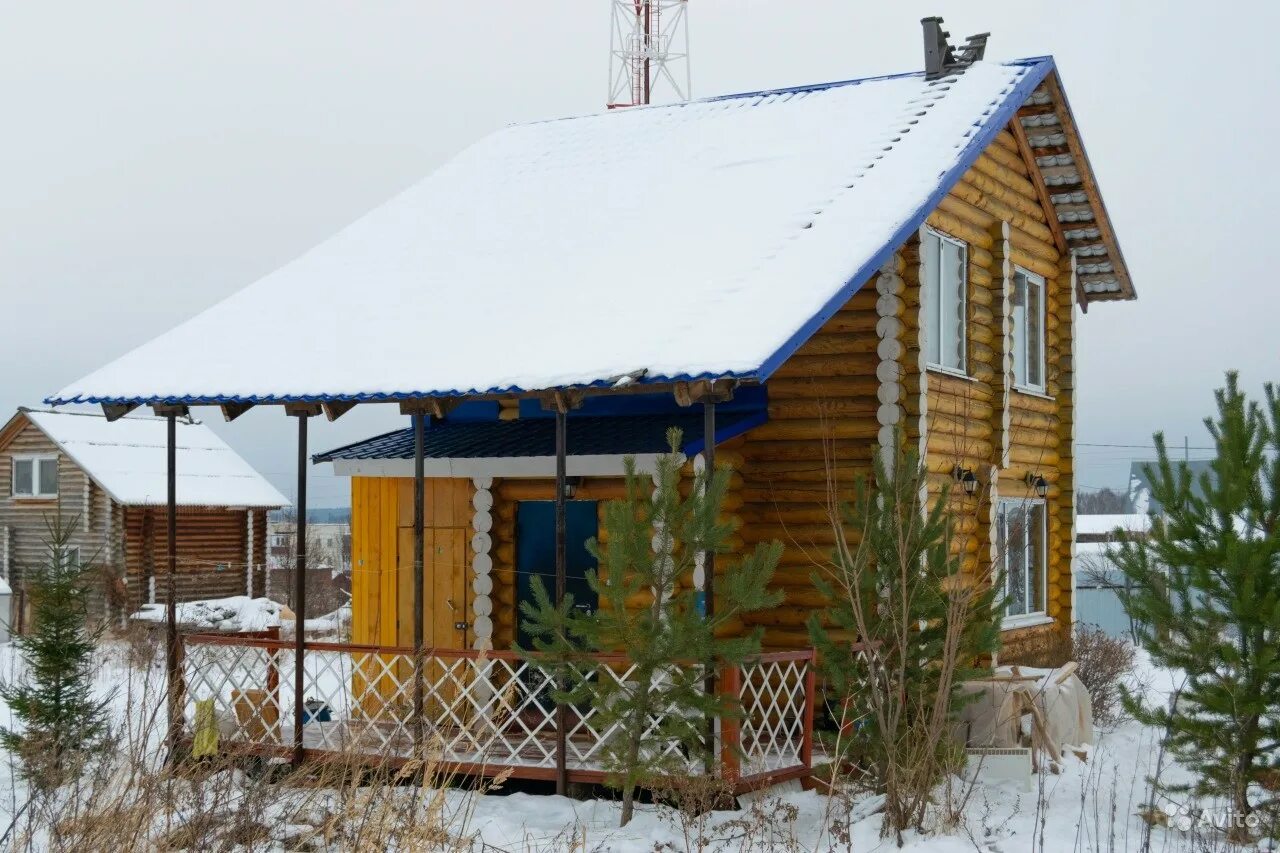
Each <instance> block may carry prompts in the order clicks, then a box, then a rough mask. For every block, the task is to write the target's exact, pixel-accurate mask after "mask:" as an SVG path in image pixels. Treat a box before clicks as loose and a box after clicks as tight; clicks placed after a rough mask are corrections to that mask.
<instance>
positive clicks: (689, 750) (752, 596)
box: [521, 429, 782, 826]
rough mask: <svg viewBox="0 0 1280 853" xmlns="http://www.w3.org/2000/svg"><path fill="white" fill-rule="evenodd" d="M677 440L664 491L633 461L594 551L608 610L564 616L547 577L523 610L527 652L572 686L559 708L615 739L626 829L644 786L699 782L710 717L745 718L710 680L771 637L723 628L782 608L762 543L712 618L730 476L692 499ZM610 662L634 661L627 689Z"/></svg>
mask: <svg viewBox="0 0 1280 853" xmlns="http://www.w3.org/2000/svg"><path fill="white" fill-rule="evenodd" d="M667 440H668V442H669V444H670V447H671V451H670V453H667V454H663V455H661V456H659V457H658V460H657V464H656V472H655V476H654V488H652V489H650V488H649V487H648V483H647V480H648V479H649V478H648V477H641V475H639V474H638V473H637V471H636V465H635V460H634V459H631V458H628V459H627V460H626V463H625V464H626V497H625V498H624V499H622V500H617V501H611V502H609V503H608V504H607V505H606V506H605V511H604V530H605V533H606V537H605V540H604V541H603V542H599V541H596V540H594V539H593V540H591V541H590V542H588V543H587V548H588V550H589V551H590V552H591V554H592V556H594V557H595V558H596V560H597V561H598V566H599V567H598V570H590V571H588V572H587V583H588V584H589V585H590V588H591V589H592V590H593V591H594V592H595V593H596V595H597V596H598V597H599V602H600V606H599V608H598V609H597V610H596V611H595V612H594V613H584V612H582V611H580V610H578V609H577V608H575V607H574V604H573V599H572V596H570V595H566V596H565V598H564V601H563V602H562V604H561V606H560V607H556V605H555V602H554V601H553V600H552V598H551V596H550V595H549V594H548V592H547V590H546V587H545V586H544V585H543V584H542V582H541V580H540V579H539V578H534V579H533V601H527V602H522V603H521V611H522V613H523V616H524V619H525V625H526V626H527V628H528V630H529V634H530V636H531V638H532V640H533V650H532V651H531V652H530V651H526V653H527V654H530V656H531V657H533V658H535V659H536V660H538V661H539V663H541V664H542V665H543V666H546V667H549V668H551V669H553V670H554V671H555V672H556V673H557V675H558V678H559V679H560V682H559V683H560V684H562V685H563V689H562V690H556V691H553V696H554V698H555V699H556V700H557V701H561V702H566V703H569V704H572V705H576V706H580V707H589V708H590V709H591V710H592V711H593V712H594V717H593V726H594V727H595V728H597V729H598V730H600V731H612V732H613V734H612V735H611V736H610V737H609V738H608V739H607V740H606V742H605V744H604V746H603V753H602V758H603V762H604V765H605V768H606V770H607V771H608V773H609V780H610V783H611V784H612V785H614V786H616V787H617V788H619V789H620V790H621V792H622V816H621V822H622V825H623V826H625V825H626V824H627V823H628V822H629V821H630V820H631V817H632V814H633V812H634V803H635V795H636V791H637V789H638V788H639V787H640V786H641V785H642V784H646V783H656V782H658V781H659V780H660V779H662V778H663V777H670V776H673V775H682V774H687V773H688V771H689V768H690V766H691V765H695V764H701V763H703V762H705V761H706V760H707V759H708V758H709V757H710V752H711V750H710V746H709V745H708V744H707V743H706V739H705V734H706V720H707V718H708V717H709V716H713V715H719V716H722V717H723V716H732V715H734V714H735V713H739V712H740V709H739V708H738V707H737V699H736V697H727V696H724V695H708V694H707V693H706V692H705V690H704V680H705V674H706V672H707V671H708V667H725V666H735V665H738V664H741V663H742V662H743V661H745V660H747V659H748V658H750V657H751V656H753V655H757V654H759V652H760V637H761V631H760V630H759V629H756V630H753V631H750V632H747V633H745V634H741V635H738V636H718V634H721V633H723V632H722V631H721V629H722V628H723V627H725V626H727V625H728V624H729V623H731V622H736V621H737V619H738V618H739V617H741V616H742V615H743V614H744V613H749V612H752V611H757V610H763V609H766V608H770V607H773V606H775V605H777V604H778V603H779V601H780V600H781V594H780V593H778V592H776V591H771V590H770V589H769V581H770V579H771V578H772V576H773V572H774V569H775V568H776V567H777V564H778V559H779V557H780V556H781V553H782V545H781V543H777V542H774V543H771V544H769V545H764V544H761V545H758V546H757V547H756V549H755V551H753V552H752V553H750V554H747V555H745V556H744V557H743V558H742V559H741V560H740V561H739V562H738V563H737V564H736V565H728V566H726V567H725V568H724V569H721V568H720V567H719V566H717V572H716V587H715V593H716V601H715V616H714V618H713V619H707V618H706V617H705V616H704V615H703V609H702V607H701V606H700V605H701V602H700V594H699V592H698V591H697V590H696V589H695V582H694V573H695V568H696V565H697V559H696V557H697V554H698V553H699V552H710V553H714V554H723V553H725V552H726V551H727V550H728V544H727V543H728V540H729V537H730V535H731V534H732V533H733V530H734V526H733V524H732V523H730V522H728V521H725V520H724V519H723V518H722V517H721V507H722V506H723V503H724V496H725V492H726V490H727V489H728V485H729V476H730V471H729V469H728V468H724V467H718V468H717V470H716V471H715V472H712V473H708V472H705V471H699V472H698V473H697V474H695V476H694V477H693V480H692V484H691V487H689V488H688V489H687V490H684V489H682V488H681V484H682V479H683V477H682V469H683V466H684V461H685V460H684V457H683V455H682V454H681V453H679V450H678V448H679V447H680V440H681V436H680V431H679V430H676V429H673V430H671V431H669V432H668V435H667ZM637 602H643V605H638V604H637ZM609 652H622V653H624V654H625V655H626V657H627V664H626V665H625V667H626V668H629V673H628V674H627V676H626V677H625V679H624V678H620V677H618V676H620V675H621V672H620V670H621V669H623V667H616V668H615V669H614V670H613V671H612V674H610V672H608V671H605V668H604V667H603V666H599V665H597V664H595V663H593V662H592V657H593V655H596V654H600V653H609Z"/></svg>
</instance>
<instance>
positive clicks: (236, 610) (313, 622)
mask: <svg viewBox="0 0 1280 853" xmlns="http://www.w3.org/2000/svg"><path fill="white" fill-rule="evenodd" d="M175 610H176V611H177V613H176V615H177V620H178V625H179V626H180V627H181V628H183V629H184V630H195V631H220V632H225V633H239V632H243V631H265V630H267V629H269V628H280V629H282V630H284V631H286V632H288V631H292V630H293V625H294V615H293V612H292V611H291V610H289V608H287V607H285V606H284V605H283V604H280V603H279V602H277V601H272V600H271V599H269V598H249V597H248V596H246V595H232V596H229V597H227V598H209V599H204V600H201V601H187V602H182V603H179V604H177V605H175ZM129 618H130V619H132V620H133V621H135V622H148V623H151V624H157V625H158V624H163V623H164V622H165V620H166V619H167V618H168V613H167V610H166V606H165V605H163V604H144V605H142V609H141V610H139V611H138V612H137V613H134V614H133V615H132V616H130V617H129ZM349 624H351V607H350V606H349V605H347V606H343V607H339V608H338V609H337V610H335V611H333V612H332V613H326V614H325V615H323V616H318V617H316V618H314V619H308V620H307V621H306V625H305V626H304V627H305V629H306V631H307V634H308V635H311V634H336V633H338V632H339V631H340V630H341V629H342V628H343V627H344V626H346V625H349Z"/></svg>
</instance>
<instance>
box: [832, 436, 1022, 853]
mask: <svg viewBox="0 0 1280 853" xmlns="http://www.w3.org/2000/svg"><path fill="white" fill-rule="evenodd" d="M903 443H904V442H903V439H902V436H901V435H900V434H899V435H898V437H897V440H896V442H895V446H894V447H892V448H889V449H888V453H887V455H886V454H882V453H881V452H880V450H879V448H877V449H876V450H875V451H874V452H873V453H872V459H873V460H874V461H873V472H872V479H871V480H870V481H868V480H867V478H865V477H863V478H859V480H858V482H857V483H856V484H855V488H854V500H853V503H852V504H851V505H848V504H845V505H842V504H839V503H838V502H837V501H836V500H835V499H834V497H832V499H831V500H830V501H829V507H828V518H829V523H830V525H831V528H832V532H833V535H834V541H835V549H834V553H833V555H832V559H831V561H830V563H829V564H827V565H824V566H822V567H821V568H819V569H818V570H816V571H815V572H814V574H813V583H814V585H815V586H816V587H817V588H818V589H819V590H820V591H821V592H822V593H823V594H824V595H825V596H826V597H827V598H828V599H830V601H831V606H830V607H829V608H827V609H825V610H824V611H822V612H818V613H814V614H812V615H811V616H810V618H809V633H810V636H811V637H812V639H813V643H814V646H815V647H816V648H817V650H818V658H819V661H820V672H821V674H822V676H823V678H824V680H825V683H826V686H827V691H828V697H829V699H830V701H832V702H834V703H835V704H836V706H837V709H838V713H837V715H838V716H839V717H840V718H841V719H842V721H843V722H844V724H845V725H844V726H843V727H842V728H843V730H842V731H841V732H840V734H839V736H838V738H836V739H835V743H837V744H839V748H840V749H841V750H842V751H847V752H850V753H852V752H855V751H856V753H857V755H858V757H859V759H860V763H861V764H862V768H863V770H865V771H866V773H867V778H868V781H869V783H870V785H871V787H873V788H876V789H878V791H879V792H880V793H883V794H884V795H885V797H886V801H885V820H884V824H883V830H884V832H885V834H886V835H894V836H896V837H897V839H898V840H899V843H901V840H902V833H903V831H904V830H906V829H907V828H909V827H912V826H916V827H919V826H920V825H921V823H922V822H923V820H924V817H925V811H926V808H927V807H928V805H929V803H930V798H931V796H932V794H933V791H934V788H935V786H936V785H937V784H938V783H939V782H940V781H942V780H943V779H944V778H945V777H946V775H947V774H948V773H952V772H955V771H957V770H958V769H960V767H961V766H962V764H963V760H964V759H963V753H962V750H961V747H962V744H959V743H958V742H956V741H955V740H954V739H953V737H952V729H953V726H954V723H955V720H956V716H957V713H958V711H959V710H960V708H961V707H962V705H963V703H964V701H965V694H964V693H963V692H962V690H961V687H962V684H963V683H964V682H965V681H966V680H968V679H970V678H973V677H976V676H978V675H980V674H981V673H982V670H980V669H979V668H978V667H979V665H980V664H981V662H982V661H983V660H984V659H985V658H989V657H990V655H992V654H993V653H994V652H995V651H996V649H997V647H998V644H999V638H1000V632H999V625H1000V614H999V612H998V608H997V606H996V601H997V589H999V588H1000V584H999V583H998V581H994V580H993V579H981V580H980V579H977V578H974V577H972V576H971V575H968V574H966V573H965V572H964V570H963V567H962V565H961V563H960V560H959V559H958V558H957V557H956V555H955V554H953V553H952V551H951V542H952V533H951V531H952V515H951V511H950V510H949V508H948V507H949V503H950V501H949V500H948V497H949V495H948V492H947V491H946V490H944V491H943V493H942V494H941V495H940V496H939V497H938V499H937V500H936V502H933V503H932V505H931V506H930V505H929V504H926V503H925V502H924V501H923V496H924V495H927V494H928V489H927V484H928V474H927V472H926V471H925V470H924V468H923V467H922V466H921V465H920V461H919V458H918V456H917V454H916V453H914V452H912V451H905V450H904V449H903ZM832 491H833V492H834V490H832ZM824 617H825V619H824ZM825 620H829V623H830V627H829V625H828V624H827V623H826V621H825ZM846 758H847V756H837V762H844V761H845V760H846Z"/></svg>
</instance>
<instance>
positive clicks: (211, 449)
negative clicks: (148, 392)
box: [26, 411, 289, 507]
mask: <svg viewBox="0 0 1280 853" xmlns="http://www.w3.org/2000/svg"><path fill="white" fill-rule="evenodd" d="M26 414H27V417H28V418H30V419H31V422H32V423H34V424H35V425H36V427H38V428H39V429H40V431H41V432H43V433H44V434H45V435H47V436H48V437H49V439H50V440H51V441H53V443H54V444H56V445H58V448H59V449H60V450H61V451H62V452H63V453H65V454H67V456H69V457H70V458H71V460H72V461H74V462H75V464H76V465H78V466H79V467H80V468H81V470H83V471H84V472H85V473H86V474H88V475H89V477H90V478H92V479H93V481H94V482H96V483H97V484H98V485H99V486H101V487H102V488H103V490H105V491H106V492H107V494H109V495H111V497H112V498H114V499H115V500H116V501H117V502H118V503H122V504H125V505H128V506H138V505H163V504H165V503H166V502H167V499H168V480H167V467H166V466H167V459H168V456H167V453H166V448H167V447H168V431H167V424H166V422H165V419H163V418H148V417H128V418H121V419H120V420H117V421H108V420H107V419H106V418H104V417H102V416H101V415H94V414H87V413H83V414H82V413H77V412H37V411H29V412H27V413H26ZM177 436H178V445H177V475H178V476H177V497H178V505H179V506H207V507H214V506H223V507H280V506H288V505H289V501H288V499H286V498H285V496H284V495H282V494H280V492H278V491H277V490H276V488H275V487H274V486H272V485H271V483H269V482H267V480H266V478H264V477H263V476H262V475H261V474H259V473H258V472H257V471H255V470H254V469H253V468H252V467H251V466H250V465H249V463H248V462H246V461H244V459H242V458H241V457H240V455H239V454H237V453H236V452H235V451H234V450H232V449H231V448H230V447H228V446H227V445H226V443H225V442H224V441H223V440H222V439H220V438H218V436H216V435H214V433H213V431H212V430H210V429H209V428H208V427H207V426H205V425H204V424H202V423H198V422H197V423H187V422H186V421H183V420H179V421H178V432H177Z"/></svg>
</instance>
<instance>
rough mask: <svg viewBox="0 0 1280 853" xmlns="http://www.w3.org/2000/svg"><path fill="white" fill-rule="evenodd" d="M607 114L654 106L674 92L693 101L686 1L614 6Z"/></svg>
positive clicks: (617, 1)
mask: <svg viewBox="0 0 1280 853" xmlns="http://www.w3.org/2000/svg"><path fill="white" fill-rule="evenodd" d="M610 2H611V3H612V4H613V25H612V27H611V31H612V32H611V35H610V39H609V101H608V104H609V109H613V108H615V107H634V106H637V105H639V104H648V103H652V99H653V97H654V95H655V92H661V91H662V90H664V89H670V90H671V92H670V94H672V95H674V99H675V100H678V101H687V100H689V97H690V94H691V84H690V77H689V18H688V5H689V3H688V0H610Z"/></svg>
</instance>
